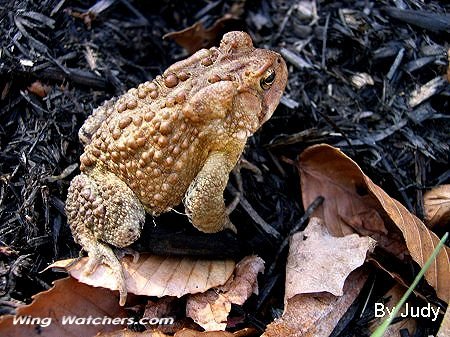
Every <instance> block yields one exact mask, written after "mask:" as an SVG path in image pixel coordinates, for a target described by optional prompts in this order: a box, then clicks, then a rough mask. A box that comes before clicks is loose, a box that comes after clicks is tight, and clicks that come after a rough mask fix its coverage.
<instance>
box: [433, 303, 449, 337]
mask: <svg viewBox="0 0 450 337" xmlns="http://www.w3.org/2000/svg"><path fill="white" fill-rule="evenodd" d="M448 336H450V310H449V309H448V308H447V311H446V312H445V315H444V319H443V320H442V322H441V327H440V328H439V331H438V333H437V335H436V337H448Z"/></svg>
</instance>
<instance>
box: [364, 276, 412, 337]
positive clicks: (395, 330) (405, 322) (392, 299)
mask: <svg viewBox="0 0 450 337" xmlns="http://www.w3.org/2000/svg"><path fill="white" fill-rule="evenodd" d="M405 291H406V288H404V287H403V286H401V285H400V284H396V285H394V286H393V287H392V288H391V289H389V290H388V292H387V293H386V294H384V296H383V298H388V300H387V301H386V303H383V304H384V306H385V307H388V308H389V309H390V310H392V309H393V307H395V306H396V305H397V303H398V302H399V301H400V299H401V298H402V296H403V294H404V293H405ZM380 303H382V302H380ZM407 303H409V305H411V303H410V302H407ZM405 312H406V307H405V306H403V307H402V309H400V311H399V313H398V315H397V317H399V316H400V315H401V314H403V315H404V314H405ZM388 315H389V314H387V313H386V316H385V317H376V318H375V319H374V320H373V321H371V322H370V324H369V327H368V328H369V330H370V332H374V331H375V329H376V328H377V327H378V326H379V325H381V323H382V322H383V321H384V320H385V319H386V318H387V317H388ZM416 327H417V322H416V320H415V319H413V318H411V317H409V316H408V317H405V318H403V319H401V320H400V321H398V322H393V323H392V324H391V325H390V326H389V327H388V329H387V330H386V332H385V333H384V335H383V337H398V336H401V334H400V330H402V329H408V332H409V336H414V335H415V331H416Z"/></svg>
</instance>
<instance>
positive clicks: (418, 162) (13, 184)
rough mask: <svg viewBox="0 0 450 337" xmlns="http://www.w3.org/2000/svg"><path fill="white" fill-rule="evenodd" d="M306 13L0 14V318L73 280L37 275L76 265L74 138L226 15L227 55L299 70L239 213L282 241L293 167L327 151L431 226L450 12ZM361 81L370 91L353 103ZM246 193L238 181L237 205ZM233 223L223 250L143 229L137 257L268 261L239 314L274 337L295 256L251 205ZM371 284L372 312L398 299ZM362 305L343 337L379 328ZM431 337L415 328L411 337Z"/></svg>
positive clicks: (337, 8) (421, 8) (333, 4)
mask: <svg viewBox="0 0 450 337" xmlns="http://www.w3.org/2000/svg"><path fill="white" fill-rule="evenodd" d="M301 3H303V2H301V1H300V2H299V1H293V0H286V1H281V0H273V1H269V0H247V1H245V0H241V1H225V0H217V1H205V0H201V1H179V0H175V1H169V0H160V1H143V0H141V1H138V0H137V1H131V0H110V1H100V2H99V4H98V5H96V6H94V7H92V6H93V5H94V4H95V2H93V1H64V0H62V1H56V0H53V1H52V0H47V1H45V0H44V1H36V0H34V1H33V0H22V1H19V0H16V1H0V34H1V36H2V38H1V39H0V43H1V49H0V291H1V294H2V297H1V300H0V314H8V313H13V312H14V307H15V305H16V304H17V303H29V302H30V301H31V296H32V295H33V294H36V293H38V292H40V291H42V290H45V289H48V288H49V287H51V282H52V281H53V280H55V279H57V278H60V277H63V275H62V274H56V273H53V272H51V271H47V272H44V273H40V271H41V270H43V269H44V268H45V267H47V266H48V265H49V264H50V263H51V262H53V261H55V260H58V259H63V258H69V257H77V256H78V254H79V250H80V247H79V246H78V245H76V244H75V243H74V241H73V239H72V236H71V233H70V230H69V228H68V225H67V222H66V217H65V215H64V202H65V198H66V194H67V188H68V186H69V183H70V180H71V179H72V178H73V177H74V176H75V175H76V174H77V172H78V171H79V167H78V163H79V156H80V154H81V152H82V147H81V144H80V142H79V141H78V137H77V132H78V129H79V128H80V126H81V125H82V123H83V121H84V120H85V119H86V117H87V116H88V115H89V114H90V113H91V111H92V109H93V108H95V107H96V106H98V105H100V104H101V103H102V102H103V101H104V100H106V99H108V98H111V97H112V96H115V95H120V94H121V93H123V92H125V91H126V90H127V89H129V88H131V87H134V86H136V85H138V84H139V83H141V82H144V81H147V80H151V79H153V78H154V77H155V76H156V75H158V74H160V73H161V72H163V70H164V69H165V68H166V67H167V66H169V65H170V64H172V63H173V62H175V61H177V60H180V59H182V58H184V57H185V56H187V53H186V51H185V50H184V49H183V48H182V47H180V46H178V45H177V44H176V43H175V42H174V41H173V40H170V39H162V36H163V35H165V34H166V33H169V32H173V31H179V30H181V29H184V28H186V27H188V26H190V25H192V24H194V23H195V22H197V21H201V22H202V23H203V24H204V25H205V26H206V27H210V26H212V25H213V24H214V23H215V22H216V21H217V20H219V19H221V18H223V17H224V15H225V14H227V13H231V14H232V15H233V20H225V21H224V22H223V24H222V26H220V27H219V28H217V39H219V40H220V37H221V35H222V33H223V32H225V31H227V30H231V29H242V30H245V31H247V32H249V33H250V34H251V35H252V37H253V39H254V43H255V45H257V46H260V47H266V48H271V49H275V50H278V51H280V52H281V53H282V54H283V56H284V57H285V59H286V60H287V62H288V66H289V83H288V87H287V89H286V93H285V97H284V98H283V100H282V103H281V104H280V106H279V107H278V109H277V111H276V112H275V114H274V116H273V117H272V119H271V120H270V121H269V122H268V123H266V124H265V125H264V127H263V128H262V129H261V130H260V131H259V132H258V133H257V134H256V135H255V136H254V137H252V139H251V140H250V141H249V142H248V147H247V149H246V152H245V154H244V157H245V158H246V159H247V160H248V161H249V162H250V163H252V164H254V165H256V166H257V167H258V168H259V169H260V170H261V175H259V174H256V173H255V172H254V170H246V169H243V170H242V181H243V191H244V198H245V200H246V201H247V202H248V204H250V206H251V207H252V208H253V211H254V213H256V214H258V215H259V216H260V217H261V218H262V219H264V221H266V222H267V223H268V224H270V225H271V226H272V227H273V228H274V229H276V230H277V231H278V232H279V233H281V235H282V236H283V237H285V236H286V235H288V233H289V231H290V229H291V228H292V227H293V226H294V225H295V224H296V223H297V222H298V221H299V219H300V218H301V217H302V215H303V213H304V210H303V207H302V204H301V191H300V184H299V177H298V172H297V171H296V169H295V167H294V166H293V165H292V164H291V163H290V162H289V159H291V160H295V159H296V157H297V155H298V154H299V153H300V152H301V151H302V150H303V149H304V148H306V147H307V146H309V145H312V144H317V143H328V144H331V145H334V146H338V147H340V148H341V149H342V150H343V151H344V152H346V153H347V154H348V155H349V156H350V157H351V158H352V159H354V160H355V161H356V162H357V163H358V164H359V165H360V166H361V167H362V169H363V170H364V172H365V173H366V174H368V175H369V177H371V179H372V180H373V181H374V182H375V183H377V184H378V185H380V186H381V187H382V188H383V189H384V190H385V191H386V192H387V193H389V194H390V195H391V196H393V197H395V198H397V199H398V200H399V201H400V202H402V203H403V204H404V205H405V206H406V207H407V208H408V209H409V210H410V211H411V212H413V213H415V214H416V215H417V216H418V217H419V218H422V219H423V216H424V214H423V201H422V195H423V192H424V191H425V190H426V189H428V188H431V187H433V186H435V185H439V184H443V183H449V181H450V169H449V165H448V163H449V160H448V159H449V158H448V155H449V153H450V151H449V144H450V133H449V130H450V119H449V117H450V116H449V111H450V100H449V95H450V85H449V82H448V78H447V79H446V78H445V77H443V79H442V80H439V78H438V77H440V76H442V75H445V74H446V73H447V71H448V55H447V51H448V48H449V44H448V41H449V37H450V34H449V31H450V17H449V15H450V14H448V13H449V12H450V4H446V2H444V1H425V2H423V1H419V0H402V1H393V0H392V1H388V0H383V1H375V0H373V1H372V0H365V1H362V0H361V1H351V2H346V1H319V2H318V4H317V18H314V17H311V16H310V15H309V14H308V11H306V10H304V9H302V8H301V7H300V4H301ZM445 13H447V14H445ZM214 43H215V41H214ZM364 73H365V74H368V75H370V80H368V81H369V82H370V83H369V84H367V85H365V86H362V87H361V88H357V86H356V84H355V81H356V80H357V78H359V79H360V81H361V78H362V80H364V78H365V77H364V76H366V75H361V74H364ZM447 74H448V73H447ZM366 78H367V77H366ZM436 78H438V79H437V82H436V85H435V88H434V89H435V90H434V92H433V94H432V95H431V97H430V98H428V99H426V100H423V101H422V102H420V103H419V104H417V105H414V104H411V102H410V98H411V96H412V95H414V93H413V91H414V90H415V89H417V88H419V87H421V86H423V85H424V84H426V83H427V82H429V81H431V80H433V79H436ZM260 177H262V178H263V179H262V180H261V179H260ZM237 187H238V183H237V181H236V179H231V180H230V183H229V188H228V189H227V199H228V200H229V201H231V200H232V199H233V191H234V189H235V188H237ZM232 220H233V222H234V223H235V224H236V225H237V227H238V232H239V234H238V236H237V237H236V236H234V235H232V234H231V233H221V234H217V238H215V237H214V236H213V237H211V236H207V235H202V234H200V233H198V232H197V231H196V230H194V229H193V228H191V226H190V225H189V224H188V222H187V220H186V219H185V217H184V216H182V215H178V214H175V213H170V214H167V215H164V216H162V217H161V218H158V219H155V222H156V224H158V226H157V227H154V226H153V225H152V222H153V219H151V218H150V217H148V219H147V224H148V226H146V230H145V233H143V235H142V238H141V239H140V240H139V241H138V242H137V243H136V245H135V248H136V249H138V250H141V251H152V252H154V253H158V254H189V255H197V256H215V257H224V256H228V257H229V256H231V257H235V258H239V257H242V256H244V255H247V254H250V253H255V254H258V255H260V256H261V257H262V258H263V259H264V260H265V261H266V266H267V268H269V267H270V266H272V265H273V266H274V268H273V271H272V272H271V273H270V274H268V275H266V276H263V277H262V278H261V280H260V288H261V292H260V295H259V297H254V298H252V299H251V300H250V301H249V302H248V303H247V304H246V305H244V306H243V307H235V308H234V311H233V314H234V315H246V317H247V318H246V320H245V321H244V323H243V324H242V326H254V327H256V328H258V329H264V326H265V324H267V323H269V322H271V321H272V320H273V319H274V318H275V317H278V315H279V314H280V312H281V310H282V308H283V296H282V293H283V292H282V289H283V284H284V280H283V277H284V266H285V260H284V259H285V255H286V252H283V253H282V254H281V255H280V256H279V257H278V260H277V261H278V262H277V263H276V264H274V256H275V255H276V253H277V251H278V247H279V244H280V242H277V241H274V240H273V239H272V238H271V237H270V236H269V235H267V234H265V233H264V232H263V231H261V230H260V229H259V228H260V227H259V225H258V224H257V223H256V222H255V217H254V216H253V217H252V216H251V215H249V212H248V207H247V210H246V209H245V207H243V203H242V202H241V204H240V205H238V207H237V208H236V210H235V211H234V212H233V214H232ZM173 223H177V224H176V225H174V224H173ZM214 242H220V243H221V245H219V244H214ZM409 272H410V273H411V271H409ZM376 274H378V276H377V277H376V278H375V276H374V277H372V278H371V280H375V281H374V282H375V293H373V294H372V295H371V301H372V302H373V301H375V300H376V299H377V298H379V297H377V296H381V294H383V290H385V289H387V288H388V286H389V284H392V283H393V282H392V281H391V280H390V279H389V278H386V277H384V276H383V273H382V272H376ZM374 275H375V272H374ZM409 276H411V275H409ZM366 297H367V291H363V293H362V294H361V300H359V301H357V303H355V305H354V307H353V308H352V310H353V311H352V312H353V314H351V313H350V314H349V315H348V317H346V318H345V319H344V321H343V322H344V323H343V324H342V326H343V327H342V328H339V329H338V330H339V331H335V334H334V336H351V335H354V334H356V335H358V336H364V335H366V334H367V329H366V328H367V326H366V323H367V321H368V320H369V319H370V318H371V317H370V315H371V313H368V314H367V315H362V318H359V317H360V315H359V312H360V311H361V309H362V306H363V304H364V300H365V298H366ZM431 298H433V296H431ZM358 310H359V311H358ZM354 313H358V315H355V314H354ZM422 323H423V324H422ZM437 328H438V325H437V323H436V324H435V325H431V323H430V322H421V326H420V329H419V331H418V334H417V335H416V336H427V335H428V334H434V333H436V331H437Z"/></svg>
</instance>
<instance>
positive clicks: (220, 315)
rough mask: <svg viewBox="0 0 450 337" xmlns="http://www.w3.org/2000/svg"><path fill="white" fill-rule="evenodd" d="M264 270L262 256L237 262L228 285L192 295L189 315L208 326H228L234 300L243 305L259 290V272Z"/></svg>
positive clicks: (203, 325)
mask: <svg viewBox="0 0 450 337" xmlns="http://www.w3.org/2000/svg"><path fill="white" fill-rule="evenodd" d="M263 271H264V261H263V260H262V259H261V258H260V257H258V256H255V255H253V256H247V257H245V258H243V259H242V260H241V261H240V262H239V263H238V264H237V265H236V269H235V272H234V277H233V278H230V279H229V280H228V282H227V283H226V284H225V285H224V286H222V287H219V288H216V289H211V290H208V291H206V292H205V293H202V294H196V295H190V296H189V297H188V300H187V303H186V316H188V317H191V318H192V319H193V320H194V321H195V322H196V323H197V324H199V325H200V326H201V327H202V328H204V329H205V330H208V331H211V330H224V329H225V328H226V326H227V318H228V314H229V313H230V310H231V303H234V304H239V305H242V304H244V302H245V301H246V300H247V298H249V297H250V295H251V294H252V293H257V291H258V279H257V276H258V273H262V272H263Z"/></svg>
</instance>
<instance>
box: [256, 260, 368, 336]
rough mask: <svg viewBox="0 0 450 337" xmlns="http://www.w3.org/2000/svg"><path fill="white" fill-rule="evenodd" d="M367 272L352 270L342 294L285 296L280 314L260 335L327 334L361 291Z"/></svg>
mask: <svg viewBox="0 0 450 337" xmlns="http://www.w3.org/2000/svg"><path fill="white" fill-rule="evenodd" d="M366 274H367V273H366V272H365V271H364V270H362V269H357V270H355V271H353V272H352V273H351V274H350V275H349V277H348V278H347V280H346V281H345V285H344V295H343V296H334V295H332V294H330V293H314V294H303V295H296V296H294V297H292V298H290V299H288V300H287V304H286V306H285V310H284V313H283V316H282V317H281V318H279V319H276V320H275V321H274V322H273V323H270V324H269V325H268V326H267V329H266V331H265V332H264V334H263V335H262V337H280V336H283V337H328V336H329V335H330V334H331V332H332V331H333V329H334V328H335V327H336V324H337V322H338V321H339V319H340V318H341V317H342V316H343V315H344V314H345V312H346V311H347V309H348V308H349V307H350V305H351V304H352V303H353V301H354V300H355V299H356V297H357V296H358V295H359V294H360V292H361V289H362V287H363V286H364V283H365V282H366V280H367V276H366Z"/></svg>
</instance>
